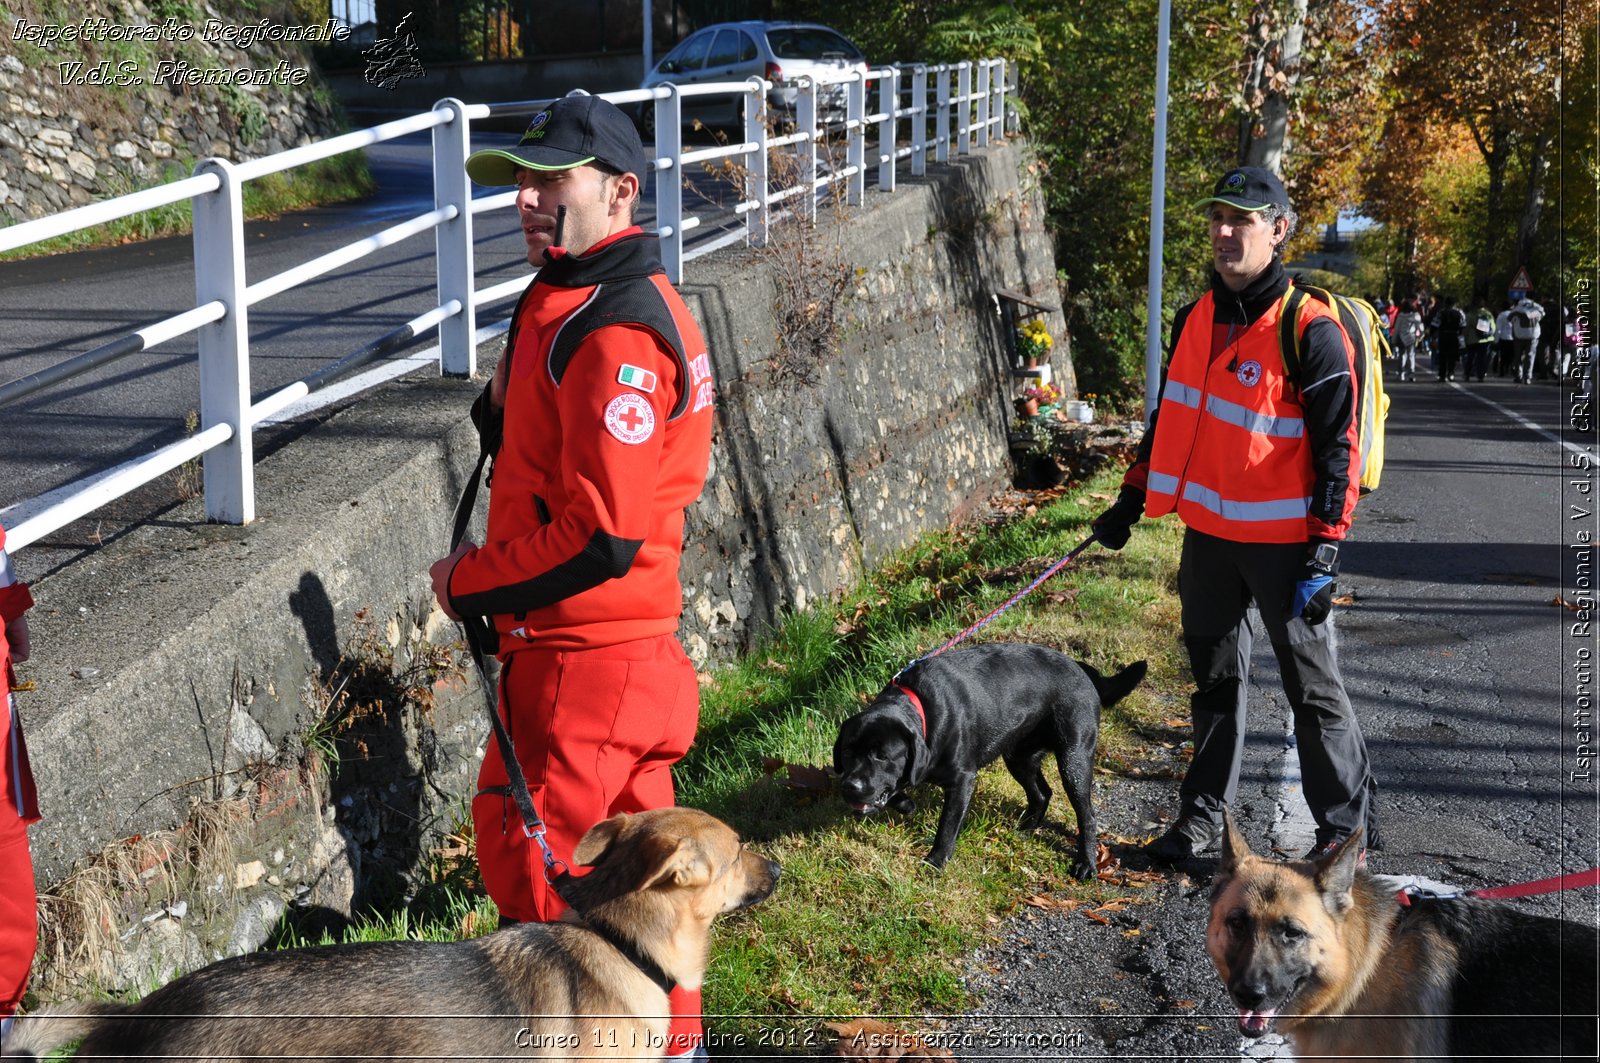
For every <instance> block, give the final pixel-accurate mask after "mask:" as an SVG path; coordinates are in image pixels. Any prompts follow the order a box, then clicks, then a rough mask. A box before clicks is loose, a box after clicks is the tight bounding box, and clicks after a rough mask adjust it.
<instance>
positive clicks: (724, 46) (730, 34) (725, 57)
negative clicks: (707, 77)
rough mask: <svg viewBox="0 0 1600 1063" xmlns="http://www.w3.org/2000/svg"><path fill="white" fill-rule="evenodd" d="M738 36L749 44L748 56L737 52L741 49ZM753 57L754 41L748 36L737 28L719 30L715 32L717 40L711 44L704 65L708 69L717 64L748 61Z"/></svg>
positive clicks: (730, 64) (726, 64)
mask: <svg viewBox="0 0 1600 1063" xmlns="http://www.w3.org/2000/svg"><path fill="white" fill-rule="evenodd" d="M740 38H743V39H744V41H745V42H748V43H749V45H750V54H749V55H748V56H741V55H740V54H739V52H740V50H741V41H740ZM755 57H756V56H755V42H753V41H750V39H749V38H748V37H745V35H744V34H743V33H740V32H739V31H738V30H721V31H719V32H718V33H717V42H716V43H715V44H713V45H712V46H711V54H710V55H708V56H707V57H706V67H707V68H708V69H709V68H712V67H719V66H732V65H733V64H734V63H738V62H741V61H748V60H750V59H754V58H755Z"/></svg>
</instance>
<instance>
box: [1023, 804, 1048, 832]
mask: <svg viewBox="0 0 1600 1063" xmlns="http://www.w3.org/2000/svg"><path fill="white" fill-rule="evenodd" d="M1044 814H1045V810H1044V809H1042V808H1041V809H1039V810H1038V811H1037V812H1035V811H1033V810H1032V809H1029V810H1028V811H1027V812H1024V813H1023V814H1022V818H1021V819H1019V820H1017V829H1018V830H1020V831H1030V830H1038V829H1039V828H1040V827H1042V826H1044Z"/></svg>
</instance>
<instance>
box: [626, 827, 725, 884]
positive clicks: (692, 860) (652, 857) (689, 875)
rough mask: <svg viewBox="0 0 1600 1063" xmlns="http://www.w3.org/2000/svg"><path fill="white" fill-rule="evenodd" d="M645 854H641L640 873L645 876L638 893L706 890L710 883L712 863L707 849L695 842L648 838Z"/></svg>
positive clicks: (661, 837) (659, 836)
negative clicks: (654, 889)
mask: <svg viewBox="0 0 1600 1063" xmlns="http://www.w3.org/2000/svg"><path fill="white" fill-rule="evenodd" d="M646 841H647V843H648V844H647V846H645V848H646V849H647V851H646V852H644V853H641V854H640V858H639V862H640V865H641V867H640V870H641V871H642V872H643V874H644V878H643V880H642V881H641V882H640V883H639V889H641V890H647V889H650V888H651V887H652V886H658V885H672V886H676V887H678V888H680V889H682V888H687V887H694V886H704V885H705V884H706V883H708V882H710V881H711V878H712V867H711V860H710V858H709V857H707V855H706V852H705V848H704V847H703V846H702V845H701V844H700V843H699V842H698V841H697V840H695V839H694V838H672V837H665V836H661V835H656V836H652V837H650V838H648V839H647V840H646Z"/></svg>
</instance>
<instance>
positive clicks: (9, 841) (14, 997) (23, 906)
mask: <svg viewBox="0 0 1600 1063" xmlns="http://www.w3.org/2000/svg"><path fill="white" fill-rule="evenodd" d="M32 605H33V596H32V595H31V594H29V593H28V585H27V584H26V583H22V582H19V581H18V580H17V575H16V570H15V569H13V568H12V567H11V558H10V557H9V556H8V555H7V554H6V530H5V529H4V528H0V694H4V695H5V704H4V705H3V706H0V1036H3V1034H4V1032H5V1031H6V1030H8V1029H10V1027H11V1020H12V1017H13V1016H14V1015H16V1012H17V1005H18V1004H20V1003H21V1002H22V991H23V989H25V988H27V985H28V971H29V970H30V969H31V968H32V967H33V950H34V946H35V944H36V943H37V941H38V933H39V924H38V918H37V915H36V910H35V904H36V901H35V898H34V892H33V858H32V857H31V856H30V854H29V852H28V824H30V823H33V822H35V821H36V820H38V818H39V803H38V800H37V798H36V797H35V795H34V791H33V773H32V772H30V771H29V770H28V750H27V747H26V746H24V745H23V743H22V721H21V719H20V717H18V715H17V706H16V699H15V698H14V697H13V696H12V694H11V689H12V687H14V686H15V685H16V682H15V678H16V677H15V675H14V673H13V672H12V670H11V665H12V664H13V662H15V663H21V662H22V661H25V660H27V659H28V649H29V646H28V621H27V618H26V617H24V616H23V614H24V613H25V612H27V611H28V609H29V607H31V606H32Z"/></svg>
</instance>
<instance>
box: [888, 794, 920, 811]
mask: <svg viewBox="0 0 1600 1063" xmlns="http://www.w3.org/2000/svg"><path fill="white" fill-rule="evenodd" d="M886 804H887V807H888V808H890V809H892V810H894V811H896V812H899V813H900V814H901V815H906V816H909V815H910V814H911V813H913V812H915V811H916V810H917V803H916V802H915V801H913V800H911V798H909V797H907V796H906V795H905V794H895V795H894V796H893V797H891V798H889V800H888V802H886Z"/></svg>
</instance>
